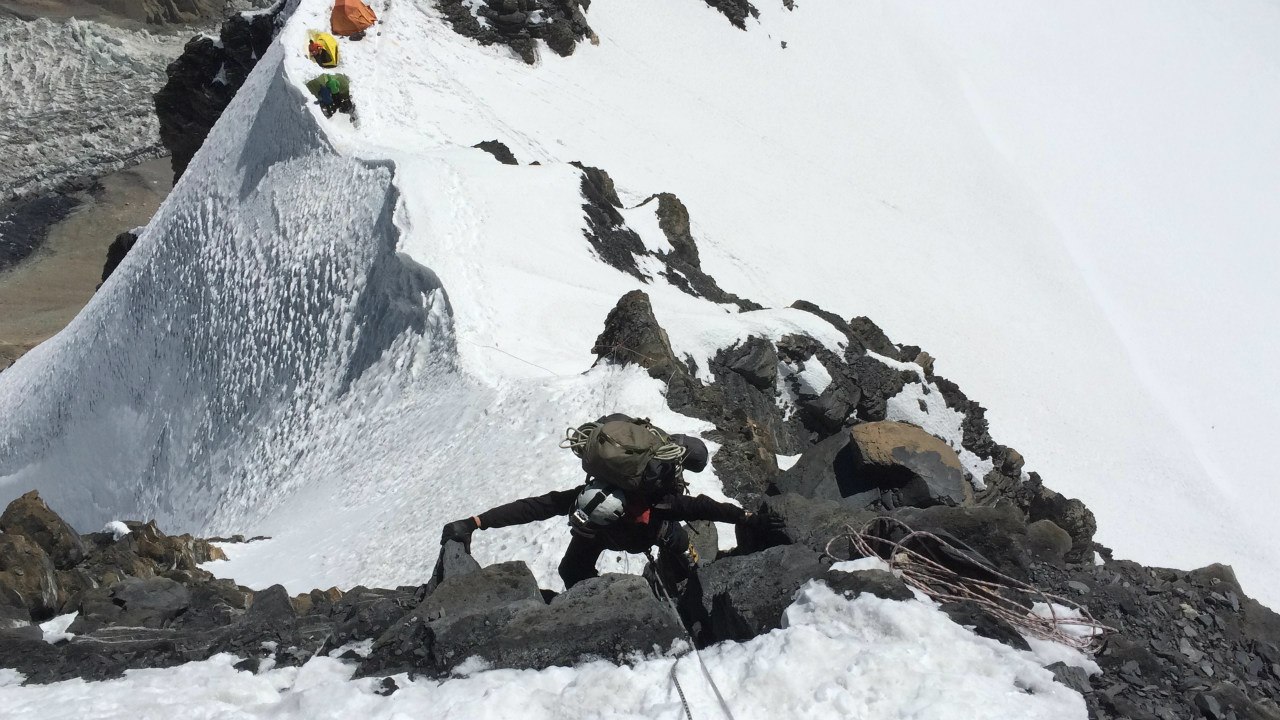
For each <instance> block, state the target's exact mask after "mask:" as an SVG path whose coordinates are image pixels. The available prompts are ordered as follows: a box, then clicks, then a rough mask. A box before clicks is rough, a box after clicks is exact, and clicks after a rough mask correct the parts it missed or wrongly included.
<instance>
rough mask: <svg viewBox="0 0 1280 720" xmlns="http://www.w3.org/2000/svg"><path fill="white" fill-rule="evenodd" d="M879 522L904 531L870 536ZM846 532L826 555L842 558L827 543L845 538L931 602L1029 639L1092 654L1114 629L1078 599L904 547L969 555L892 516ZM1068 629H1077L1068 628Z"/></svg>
mask: <svg viewBox="0 0 1280 720" xmlns="http://www.w3.org/2000/svg"><path fill="white" fill-rule="evenodd" d="M881 523H884V524H887V525H889V526H890V529H891V528H892V527H897V528H899V529H901V530H903V531H905V535H903V537H902V538H901V539H899V540H897V541H893V540H889V539H887V538H884V537H880V536H878V535H875V534H873V533H872V532H871V530H872V527H873V526H875V525H878V524H881ZM845 531H846V532H844V533H841V534H840V535H837V536H835V537H833V538H831V539H830V540H828V541H827V544H826V547H825V554H826V555H827V557H830V558H832V559H834V560H842V558H840V557H838V556H837V555H835V554H834V553H832V552H831V546H832V545H833V544H835V542H836V541H838V540H848V541H849V546H850V555H852V554H853V553H857V554H858V555H860V556H862V557H879V558H881V559H883V560H885V561H886V562H888V564H889V570H890V571H892V572H894V573H895V574H896V575H898V576H899V577H901V578H902V581H903V582H905V583H906V584H907V585H909V586H910V587H913V588H915V589H917V590H919V591H920V592H922V593H924V594H925V595H928V596H929V597H930V598H932V599H933V600H936V601H939V602H949V601H960V602H972V603H975V604H976V605H978V606H979V607H980V608H981V609H982V610H983V611H984V612H986V613H987V614H988V615H991V616H992V617H994V618H997V619H999V620H1003V621H1004V622H1006V623H1008V624H1009V625H1011V626H1013V627H1014V628H1015V629H1017V630H1020V631H1023V632H1025V633H1026V634H1027V635H1031V636H1032V637H1036V638H1039V639H1041V640H1049V641H1052V642H1057V643H1061V644H1063V645H1067V646H1068V647H1072V648H1075V649H1077V650H1080V651H1083V652H1088V653H1093V652H1096V651H1097V650H1098V647H1099V645H1100V643H1101V640H1102V637H1103V636H1104V635H1105V634H1106V633H1110V632H1116V630H1115V628H1112V627H1109V626H1107V625H1104V624H1102V623H1100V622H1098V621H1097V620H1095V619H1094V618H1093V616H1092V615H1090V614H1089V611H1088V610H1085V609H1084V608H1083V607H1082V606H1081V605H1080V604H1079V603H1076V602H1075V601H1072V600H1068V599H1067V598H1064V597H1061V596H1059V595H1053V594H1051V593H1046V592H1044V591H1043V590H1040V589H1039V588H1037V587H1035V586H1034V585H1030V584H1028V583H1025V582H1022V581H1021V580H1015V579H1014V578H1011V577H1009V576H1008V575H1005V574H1004V573H1002V572H1000V571H998V570H996V569H995V568H992V567H990V566H987V565H982V566H981V567H982V569H983V571H984V572H986V573H989V574H990V575H991V576H993V577H995V578H996V580H995V581H990V580H979V579H977V578H972V577H965V576H963V575H961V574H960V573H957V572H956V571H954V570H952V569H950V568H948V567H946V566H944V565H942V564H941V563H939V562H937V561H936V560H933V559H932V558H929V557H926V556H924V555H922V554H921V553H919V552H917V551H915V550H912V549H911V548H909V547H907V543H908V542H909V541H911V540H915V539H925V540H929V541H930V542H935V543H937V544H938V545H939V546H941V547H943V548H946V549H949V550H951V551H952V552H955V553H957V554H960V555H963V556H966V557H969V554H968V553H966V552H965V550H967V548H964V549H961V548H957V547H956V546H955V545H954V544H953V543H951V542H948V541H947V540H945V539H943V538H941V537H939V536H938V535H935V534H933V533H930V532H924V531H919V530H913V529H911V528H910V527H909V526H908V525H907V524H906V523H903V522H902V521H901V520H898V519H896V518H891V517H888V516H881V517H878V518H876V519H874V520H871V521H870V522H868V523H866V524H865V525H863V526H862V528H861V529H860V530H856V529H854V527H853V526H852V525H845ZM1027 598H1033V599H1034V598H1038V599H1040V600H1042V601H1043V602H1044V604H1045V606H1046V607H1047V608H1048V610H1049V617H1040V616H1038V615H1035V614H1032V613H1030V612H1028V610H1027V606H1026V605H1025V604H1024V603H1023V602H1019V599H1022V600H1025V599H1027ZM1059 607H1066V608H1068V609H1069V610H1070V611H1071V612H1072V613H1073V614H1074V615H1075V616H1074V617H1070V616H1065V615H1064V616H1062V617H1059V615H1058V612H1059V611H1058V608H1059ZM1072 629H1074V630H1075V632H1072Z"/></svg>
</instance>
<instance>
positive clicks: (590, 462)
mask: <svg viewBox="0 0 1280 720" xmlns="http://www.w3.org/2000/svg"><path fill="white" fill-rule="evenodd" d="M560 447H563V448H568V449H570V450H572V451H573V454H574V455H577V456H578V457H579V458H580V459H581V460H582V469H583V471H584V472H586V473H587V476H588V477H591V478H594V479H596V480H600V481H601V482H604V483H608V484H609V485H613V486H614V487H617V488H620V489H622V490H640V489H650V488H642V485H643V481H644V471H645V468H647V467H648V466H649V461H650V460H677V461H678V460H680V459H681V458H682V457H683V456H684V447H682V446H681V445H679V444H677V443H674V442H672V441H671V437H670V436H669V435H667V434H666V433H665V432H663V431H662V430H661V429H659V428H657V427H655V426H654V425H653V423H651V422H649V420H648V419H647V418H639V419H635V420H610V421H609V422H606V423H594V422H590V423H584V424H582V425H579V426H578V427H576V428H569V429H568V430H566V431H565V437H564V440H563V441H561V443H560Z"/></svg>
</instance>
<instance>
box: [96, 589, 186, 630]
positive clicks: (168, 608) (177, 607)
mask: <svg viewBox="0 0 1280 720" xmlns="http://www.w3.org/2000/svg"><path fill="white" fill-rule="evenodd" d="M111 599H112V601H113V602H114V603H115V604H116V605H118V606H120V607H121V610H122V614H121V616H120V619H119V620H117V623H119V624H121V625H133V626H140V627H164V626H166V625H167V624H168V623H169V621H171V620H173V619H174V618H176V617H177V616H178V615H180V614H181V613H183V612H185V611H186V609H187V607H188V606H189V605H190V604H191V593H190V592H189V591H188V590H187V588H186V587H185V586H183V585H180V584H179V583H176V582H174V581H173V580H170V579H168V578H163V577H153V578H146V579H138V578H128V579H126V580H124V581H123V582H121V583H118V584H116V585H115V586H114V587H113V588H112V590H111Z"/></svg>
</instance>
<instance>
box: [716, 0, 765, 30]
mask: <svg viewBox="0 0 1280 720" xmlns="http://www.w3.org/2000/svg"><path fill="white" fill-rule="evenodd" d="M706 2H707V5H709V6H711V7H713V8H715V9H716V10H719V11H720V12H722V13H724V16H725V17H727V18H729V22H731V23H733V25H734V27H737V28H741V29H743V30H746V29H747V18H748V17H753V18H754V17H760V12H759V11H758V10H756V8H755V6H754V5H752V4H751V3H750V2H749V0H706Z"/></svg>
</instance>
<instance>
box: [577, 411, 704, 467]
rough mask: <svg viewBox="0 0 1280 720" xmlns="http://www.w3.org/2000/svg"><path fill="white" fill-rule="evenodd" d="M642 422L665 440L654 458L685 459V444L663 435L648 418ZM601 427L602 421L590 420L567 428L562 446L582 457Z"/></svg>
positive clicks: (665, 459)
mask: <svg viewBox="0 0 1280 720" xmlns="http://www.w3.org/2000/svg"><path fill="white" fill-rule="evenodd" d="M640 424H642V425H644V426H645V428H646V429H647V430H648V431H649V432H651V433H653V436H654V437H656V438H658V439H659V440H662V441H663V444H662V445H661V446H659V447H658V449H657V450H655V451H654V452H653V458H654V459H655V460H662V461H664V462H670V461H673V460H674V461H679V460H683V459H684V455H685V449H684V446H683V445H681V444H679V443H675V442H672V441H671V440H670V439H669V438H665V437H663V435H662V433H660V432H658V430H657V428H655V427H654V426H653V425H652V424H650V423H649V422H648V421H647V420H642V421H640ZM600 427H601V423H597V422H589V423H582V424H581V425H579V426H578V427H576V428H573V427H571V428H565V431H564V439H562V440H561V441H560V447H562V448H564V449H566V450H570V451H572V452H573V454H574V455H576V456H578V457H582V451H583V449H584V448H586V446H587V443H588V442H590V440H591V438H592V437H594V436H595V434H596V433H598V432H600Z"/></svg>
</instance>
